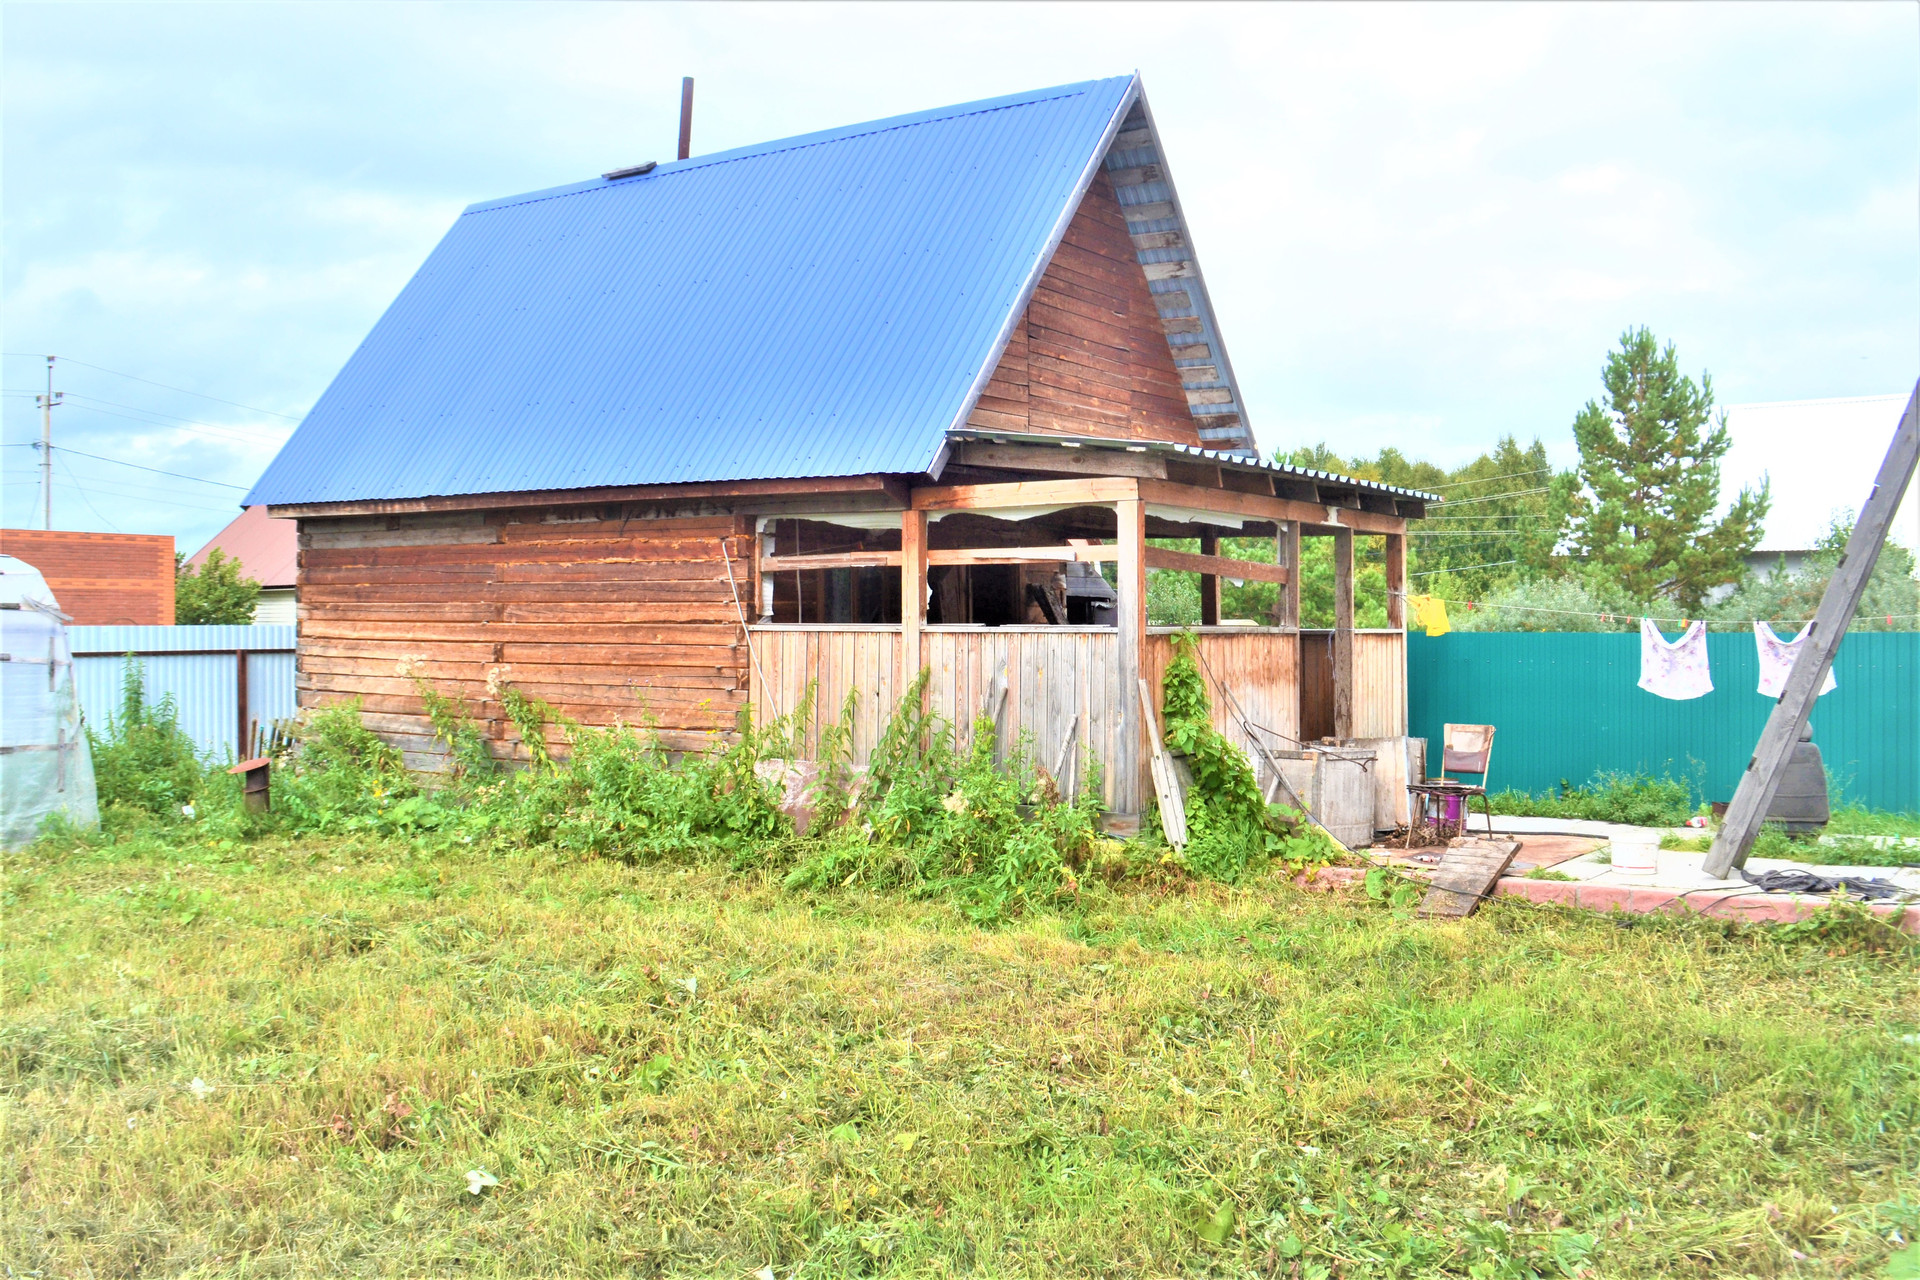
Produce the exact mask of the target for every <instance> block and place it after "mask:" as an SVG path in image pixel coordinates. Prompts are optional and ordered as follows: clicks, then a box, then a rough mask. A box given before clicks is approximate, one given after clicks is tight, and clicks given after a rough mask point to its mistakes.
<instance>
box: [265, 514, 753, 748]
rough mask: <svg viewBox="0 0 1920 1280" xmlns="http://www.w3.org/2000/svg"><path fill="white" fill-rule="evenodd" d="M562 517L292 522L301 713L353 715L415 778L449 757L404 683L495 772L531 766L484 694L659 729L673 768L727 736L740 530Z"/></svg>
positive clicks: (738, 523) (743, 684)
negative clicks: (431, 692)
mask: <svg viewBox="0 0 1920 1280" xmlns="http://www.w3.org/2000/svg"><path fill="white" fill-rule="evenodd" d="M568 514H569V513H568V512H564V511H562V512H554V511H551V510H544V511H542V510H533V511H491V512H450V513H445V514H436V515H426V516H399V517H360V518H350V519H334V520H326V519H311V518H310V519H306V520H303V521H301V529H300V548H301V550H300V610H299V612H300V623H299V626H300V654H299V662H298V677H297V680H298V688H299V698H300V705H301V706H302V707H308V706H316V705H321V704H324V703H328V702H334V701H338V700H341V699H344V698H349V697H358V698H360V699H361V700H362V704H363V708H364V711H365V713H366V721H367V724H368V726H369V727H370V728H372V729H373V730H375V731H376V732H378V733H379V734H380V735H381V736H382V737H384V738H386V739H387V740H388V741H390V742H393V743H394V744H395V745H397V746H399V747H401V749H402V750H404V751H405V752H406V753H407V755H408V763H409V765H411V766H412V767H416V768H430V767H434V766H435V765H436V764H437V763H438V761H439V759H440V758H441V756H442V755H443V752H444V748H442V747H441V746H440V745H439V744H437V743H436V742H434V740H433V736H432V734H433V730H432V726H431V724H430V723H429V722H428V720H427V718H426V714H425V708H424V707H423V706H422V704H421V699H420V696H419V692H418V690H417V689H416V688H415V687H414V684H413V680H412V678H411V677H410V676H409V675H408V674H406V673H407V672H408V671H411V672H413V673H415V674H417V675H419V676H422V677H424V678H425V679H427V680H428V681H430V682H431V683H432V684H433V686H434V687H435V688H437V689H438V690H440V691H441V692H442V693H446V694H450V695H453V696H456V697H458V698H460V699H461V701H462V702H464V703H465V704H466V706H467V709H468V714H469V715H471V716H473V717H474V718H475V720H476V721H478V722H479V723H480V725H481V727H482V729H483V731H484V732H485V733H486V735H487V737H488V738H489V740H490V742H491V744H492V747H493V750H494V752H495V754H496V755H499V756H501V757H503V758H519V759H525V758H526V751H525V748H524V746H522V744H521V743H520V742H519V740H518V734H517V732H516V731H515V729H514V728H513V726H512V725H511V723H509V722H508V720H507V719H506V716H505V714H504V712H503V710H502V708H501V705H500V702H499V700H498V698H497V696H495V695H494V694H492V693H490V692H489V691H488V688H487V682H488V679H489V677H490V676H494V678H496V679H498V680H504V681H505V682H506V683H508V684H511V685H512V686H513V687H514V688H516V689H518V690H520V691H521V692H522V693H524V694H527V695H528V696H530V697H536V698H541V699H544V700H545V701H547V702H548V703H550V704H552V705H553V707H554V708H555V709H556V710H558V711H560V712H562V713H563V714H565V715H567V716H570V717H572V718H573V719H575V720H577V721H579V722H580V723H582V724H585V725H609V724H613V723H615V722H625V723H627V724H642V723H647V724H652V725H655V726H656V727H657V728H658V730H659V733H660V737H661V740H662V742H663V744H664V745H666V746H667V747H669V748H670V749H674V750H692V749H697V748H700V747H702V746H704V745H706V744H707V743H708V742H709V738H708V736H707V735H708V734H710V733H712V732H713V731H715V730H730V729H732V728H733V724H734V717H735V714H736V713H737V712H738V711H739V709H740V707H741V706H743V705H744V704H745V702H746V699H747V665H748V662H747V650H746V647H745V645H744V643H743V642H742V633H741V629H740V624H739V620H738V615H737V613H736V612H735V608H734V597H733V591H732V589H731V587H730V586H729V584H728V581H727V566H726V563H725V561H724V560H723V559H722V556H721V542H722V540H723V539H724V540H725V541H726V545H727V550H728V552H729V554H731V555H732V557H733V571H734V574H735V576H736V578H737V579H738V580H739V583H740V590H741V592H742V599H743V600H744V598H745V593H746V592H749V591H750V590H751V589H752V581H751V569H750V566H751V564H752V554H753V552H752V544H753V536H752V522H751V520H749V519H747V518H744V517H737V516H725V515H723V516H697V517H684V518H653V519H631V520H621V519H610V520H603V519H571V520H569V519H567V518H566V517H567V515H568ZM556 517H558V518H556ZM403 663H404V664H405V665H404V667H403ZM496 672H497V673H498V674H497V676H495V673H496ZM548 736H549V740H550V741H551V742H552V743H554V744H555V745H556V746H558V745H560V744H561V743H562V742H563V741H564V739H563V737H562V735H561V733H560V732H559V730H558V729H554V730H552V731H551V732H550V733H549V735H548Z"/></svg>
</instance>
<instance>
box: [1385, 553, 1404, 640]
mask: <svg viewBox="0 0 1920 1280" xmlns="http://www.w3.org/2000/svg"><path fill="white" fill-rule="evenodd" d="M1387 625H1388V626H1389V627H1405V626H1406V625H1407V535H1406V534H1404V533H1390V534H1388V535H1387Z"/></svg>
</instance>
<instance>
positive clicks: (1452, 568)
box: [1407, 560, 1520, 578]
mask: <svg viewBox="0 0 1920 1280" xmlns="http://www.w3.org/2000/svg"><path fill="white" fill-rule="evenodd" d="M1519 563H1520V562H1519V561H1518V560H1495V561H1493V562H1491V563H1490V564H1462V565H1451V564H1450V565H1448V566H1447V567H1446V568H1444V569H1422V570H1421V571H1420V572H1419V573H1410V574H1408V575H1407V576H1408V577H1409V578H1427V577H1431V576H1433V575H1434V574H1436V573H1467V572H1469V571H1471V570H1474V569H1498V568H1501V567H1503V566H1505V565H1510V564H1519Z"/></svg>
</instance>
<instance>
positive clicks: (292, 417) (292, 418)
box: [4, 351, 300, 422]
mask: <svg viewBox="0 0 1920 1280" xmlns="http://www.w3.org/2000/svg"><path fill="white" fill-rule="evenodd" d="M4 354H6V355H9V356H15V357H19V358H23V359H32V360H39V359H43V358H44V357H42V356H39V355H32V354H30V353H28V352H25V351H8V352H5V353H4ZM60 359H62V360H64V361H66V362H67V363H68V364H77V365H79V366H80V367H81V368H82V369H96V370H98V371H99V372H101V373H110V374H112V375H113V376H114V377H116V378H131V379H132V380H133V381H135V382H144V383H146V384H147V385H148V386H150V387H159V388H160V389H161V390H163V391H178V392H179V393H180V394H181V395H183V396H198V397H200V398H201V399H202V400H211V401H213V402H214V403H215V404H225V405H232V406H233V407H234V408H236V409H246V410H248V411H249V412H252V413H264V414H267V415H269V416H270V417H275V418H285V419H286V420H287V421H289V422H298V421H300V415H299V414H297V413H281V412H279V411H278V410H275V409H262V408H261V407H260V406H259V405H257V404H241V403H240V402H239V401H238V400H223V399H221V398H220V397H219V396H210V395H208V394H207V393H206V392H204V391H189V390H187V389H186V388H185V387H176V386H172V385H170V384H168V383H165V382H155V381H154V380H153V379H152V378H143V377H141V376H140V375H139V374H137V373H125V372H122V371H121V370H119V369H109V368H107V367H106V366H105V365H99V364H88V363H87V362H86V361H85V360H76V359H74V358H73V357H72V356H61V357H60Z"/></svg>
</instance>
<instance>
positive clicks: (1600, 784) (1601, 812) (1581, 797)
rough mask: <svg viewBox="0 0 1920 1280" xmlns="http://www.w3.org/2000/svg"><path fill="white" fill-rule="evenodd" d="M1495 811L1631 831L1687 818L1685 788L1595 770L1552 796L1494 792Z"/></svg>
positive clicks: (1690, 805)
mask: <svg viewBox="0 0 1920 1280" xmlns="http://www.w3.org/2000/svg"><path fill="white" fill-rule="evenodd" d="M1490 803H1491V804H1492V805H1493V811H1494V812H1495V813H1505V814H1513V815H1516V816H1525V817H1537V818H1578V819H1581V820H1584V821H1590V822H1623V823H1627V824H1629V825H1632V826H1636V827H1677V826H1681V825H1683V824H1684V823H1685V822H1686V820H1687V819H1688V818H1689V817H1691V816H1692V813H1693V800H1692V794H1691V792H1690V791H1689V789H1688V787H1687V784H1686V783H1684V782H1677V781H1675V780H1674V779H1672V778H1664V777H1663V778H1655V777H1652V776H1651V775H1648V774H1644V773H1633V774H1628V773H1607V772H1604V771H1603V772H1600V773H1596V774H1595V775H1594V776H1593V780H1592V781H1591V782H1589V783H1588V784H1587V785H1586V786H1584V787H1574V786H1571V785H1569V784H1568V783H1566V782H1562V783H1561V784H1560V790H1559V791H1557V792H1547V793H1545V794H1542V795H1532V794H1530V793H1528V792H1525V791H1499V792H1495V793H1494V795H1493V796H1492V797H1491V799H1490Z"/></svg>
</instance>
